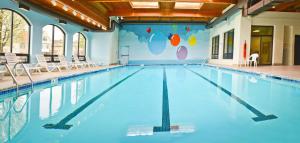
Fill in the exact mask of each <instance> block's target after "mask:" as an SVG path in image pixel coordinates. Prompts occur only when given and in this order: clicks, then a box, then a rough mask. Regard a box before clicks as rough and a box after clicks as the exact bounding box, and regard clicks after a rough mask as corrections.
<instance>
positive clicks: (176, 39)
mask: <svg viewBox="0 0 300 143" xmlns="http://www.w3.org/2000/svg"><path fill="white" fill-rule="evenodd" d="M170 42H171V44H172V45H173V46H178V45H179V43H180V37H179V35H178V34H174V35H173V36H172V37H171V39H170Z"/></svg>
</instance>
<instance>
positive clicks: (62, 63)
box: [58, 55, 78, 69]
mask: <svg viewBox="0 0 300 143" xmlns="http://www.w3.org/2000/svg"><path fill="white" fill-rule="evenodd" d="M58 59H59V64H60V66H63V67H65V68H66V69H70V68H71V69H72V68H76V69H78V65H77V64H75V63H72V62H68V61H67V59H66V58H65V56H63V55H58Z"/></svg>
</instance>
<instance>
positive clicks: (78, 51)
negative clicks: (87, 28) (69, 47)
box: [73, 33, 86, 61]
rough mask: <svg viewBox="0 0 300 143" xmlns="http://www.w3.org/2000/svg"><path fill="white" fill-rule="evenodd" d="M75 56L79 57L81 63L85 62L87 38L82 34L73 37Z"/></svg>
mask: <svg viewBox="0 0 300 143" xmlns="http://www.w3.org/2000/svg"><path fill="white" fill-rule="evenodd" d="M73 56H77V57H78V58H79V60H80V61H85V56H86V38H85V36H84V35H83V34H82V33H76V34H74V36H73Z"/></svg>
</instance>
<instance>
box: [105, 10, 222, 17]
mask: <svg viewBox="0 0 300 143" xmlns="http://www.w3.org/2000/svg"><path fill="white" fill-rule="evenodd" d="M220 15H222V11H199V10H173V11H161V10H156V9H143V10H140V9H134V10H124V9H118V10H114V11H112V12H110V13H109V16H123V17H218V16H220Z"/></svg>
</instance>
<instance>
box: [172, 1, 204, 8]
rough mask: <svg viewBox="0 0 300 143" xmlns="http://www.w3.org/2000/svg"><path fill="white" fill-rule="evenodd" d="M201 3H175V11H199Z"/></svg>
mask: <svg viewBox="0 0 300 143" xmlns="http://www.w3.org/2000/svg"><path fill="white" fill-rule="evenodd" d="M202 5H203V3H201V2H176V3H175V7H174V8H175V9H198V10H199V9H200V8H201V7H202Z"/></svg>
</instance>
